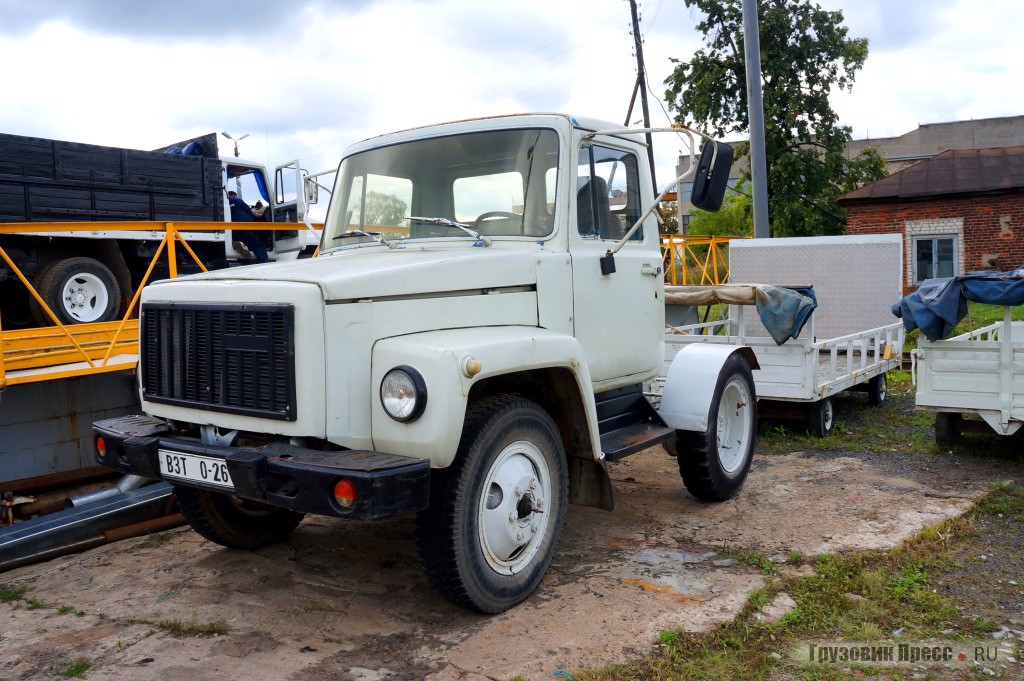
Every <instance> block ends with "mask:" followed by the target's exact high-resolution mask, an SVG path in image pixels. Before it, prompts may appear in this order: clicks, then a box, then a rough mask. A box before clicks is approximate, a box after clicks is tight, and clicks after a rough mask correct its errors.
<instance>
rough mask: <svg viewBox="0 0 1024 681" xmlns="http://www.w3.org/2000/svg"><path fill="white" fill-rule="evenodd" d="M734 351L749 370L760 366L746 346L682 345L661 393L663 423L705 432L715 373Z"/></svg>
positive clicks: (712, 396)
mask: <svg viewBox="0 0 1024 681" xmlns="http://www.w3.org/2000/svg"><path fill="white" fill-rule="evenodd" d="M734 354H739V355H741V356H742V357H743V359H745V360H746V362H747V364H748V365H750V368H751V369H757V368H759V367H758V363H757V358H756V357H755V356H754V351H753V350H751V349H750V348H747V347H736V346H732V345H712V344H710V343H693V344H690V345H685V346H683V348H682V349H681V350H680V351H679V354H677V355H676V356H675V359H673V360H672V366H670V367H669V370H668V375H667V376H666V377H665V390H664V392H663V393H662V394H661V406H660V407H659V408H658V412H659V413H660V414H661V418H662V419H663V420H664V421H665V424H666V425H668V426H669V427H670V428H675V429H676V430H693V431H697V432H700V433H704V432H707V429H708V413H709V411H710V410H711V400H712V399H713V398H714V394H715V386H716V385H717V383H718V376H719V374H720V373H721V371H722V367H723V366H725V362H726V360H728V359H729V357H731V356H732V355H734Z"/></svg>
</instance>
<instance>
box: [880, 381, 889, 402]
mask: <svg viewBox="0 0 1024 681" xmlns="http://www.w3.org/2000/svg"><path fill="white" fill-rule="evenodd" d="M887 388H888V386H887V385H886V384H885V374H880V375H879V378H878V401H879V402H881V401H883V400H885V393H886V389H887Z"/></svg>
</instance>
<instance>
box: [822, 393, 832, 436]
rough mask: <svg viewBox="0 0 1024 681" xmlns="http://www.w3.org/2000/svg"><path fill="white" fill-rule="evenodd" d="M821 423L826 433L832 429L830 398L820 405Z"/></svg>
mask: <svg viewBox="0 0 1024 681" xmlns="http://www.w3.org/2000/svg"><path fill="white" fill-rule="evenodd" d="M821 425H822V426H823V428H822V430H824V431H825V432H826V433H827V432H828V431H830V430H832V400H825V402H824V403H823V404H822V405H821Z"/></svg>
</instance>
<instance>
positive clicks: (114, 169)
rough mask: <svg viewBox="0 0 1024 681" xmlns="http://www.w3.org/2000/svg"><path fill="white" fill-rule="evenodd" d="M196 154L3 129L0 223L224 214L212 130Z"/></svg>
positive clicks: (218, 217) (217, 218)
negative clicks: (106, 144)
mask: <svg viewBox="0 0 1024 681" xmlns="http://www.w3.org/2000/svg"><path fill="white" fill-rule="evenodd" d="M189 142H194V143H195V144H196V146H197V147H199V148H200V149H201V150H202V155H201V156H183V155H180V154H170V153H166V152H165V151H142V150H137V149H120V148H116V147H103V146H99V145H95V144H80V143H78V142H63V141H60V140H50V139H43V138H39V137H22V136H20V135H7V134H0V222H77V221H106V220H165V221H171V220H182V221H186V220H187V221H195V222H223V221H224V186H223V182H222V179H221V175H222V163H221V161H220V159H219V158H218V153H217V139H216V136H215V135H213V134H209V135H204V136H203V137H200V138H196V139H195V140H189V141H188V142H186V143H184V144H180V145H176V146H178V147H179V148H181V147H184V146H185V145H186V144H188V143H189Z"/></svg>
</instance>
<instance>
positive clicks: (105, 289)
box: [31, 257, 121, 326]
mask: <svg viewBox="0 0 1024 681" xmlns="http://www.w3.org/2000/svg"><path fill="white" fill-rule="evenodd" d="M33 286H35V289H36V292H37V293H39V296H40V297H41V298H42V299H43V301H44V302H46V304H47V306H49V308H50V309H51V310H52V311H53V313H54V315H56V317H57V319H58V320H60V322H61V323H62V324H85V323H89V322H109V321H110V320H112V319H114V318H116V317H117V315H118V312H119V311H120V310H121V287H120V286H118V285H117V279H116V278H115V277H114V273H113V272H111V271H110V269H109V268H108V267H107V266H106V265H104V264H103V263H101V262H100V261H99V260H96V259H94V258H86V257H78V258H64V259H63V260H57V261H56V262H53V263H52V264H50V265H48V266H47V267H46V268H44V269H43V270H42V271H40V273H39V274H38V275H36V277H35V279H34V281H33ZM31 307H32V317H33V319H35V321H36V323H37V324H39V325H40V326H50V325H52V324H53V320H52V319H51V318H50V315H48V314H46V311H45V310H44V309H43V308H42V306H40V305H39V303H37V302H36V301H35V299H33V300H32V302H31Z"/></svg>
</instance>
